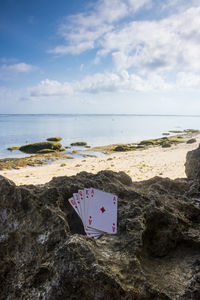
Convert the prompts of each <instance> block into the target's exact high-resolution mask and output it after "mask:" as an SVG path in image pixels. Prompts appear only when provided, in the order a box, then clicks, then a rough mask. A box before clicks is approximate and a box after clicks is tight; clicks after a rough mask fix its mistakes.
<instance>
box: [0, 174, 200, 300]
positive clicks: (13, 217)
mask: <svg viewBox="0 0 200 300" xmlns="http://www.w3.org/2000/svg"><path fill="white" fill-rule="evenodd" d="M192 184H193V181H191V180H189V179H177V180H173V181H172V180H170V179H163V178H159V177H155V178H152V179H150V180H148V181H143V182H138V183H136V182H135V183H132V181H131V178H130V177H129V176H128V175H126V174H125V173H123V172H119V173H115V172H112V171H101V172H99V173H98V174H96V175H94V174H89V173H86V172H81V173H79V174H77V175H76V176H72V177H65V176H63V177H57V178H53V179H52V180H51V181H50V182H49V183H47V184H45V185H41V186H33V185H29V186H25V185H24V186H19V187H18V186H16V185H15V184H14V183H13V182H12V181H10V180H8V179H6V178H5V177H2V176H1V177H0V232H1V235H0V282H1V295H0V299H2V300H3V299H11V300H12V299H13V300H14V299H31V300H32V299H33V300H34V299H48V300H60V299H64V300H65V299H66V300H68V299H87V300H100V299H101V300H102V299H106V300H113V299H116V300H120V299H125V300H134V299H138V300H148V299H155V300H156V299H157V300H167V299H168V300H175V299H176V300H177V299H178V300H182V299H183V300H188V299H200V281H199V278H200V200H198V201H197V199H199V198H198V197H199V196H200V195H198V190H197V193H196V194H195V196H191V195H190V193H189V191H190V189H191V186H192ZM91 186H93V187H95V188H98V189H101V190H104V191H107V192H111V193H115V194H117V195H118V197H119V202H118V232H117V234H116V235H109V234H104V235H103V236H102V237H100V238H99V239H97V240H94V239H90V238H88V237H87V236H86V235H85V234H84V230H83V226H82V223H81V220H80V219H79V217H78V216H77V214H76V213H75V211H74V210H73V208H72V207H71V206H70V204H69V203H68V200H67V199H68V198H70V197H71V196H72V195H73V193H74V192H77V190H78V189H83V188H85V187H91Z"/></svg>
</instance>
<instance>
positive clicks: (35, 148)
mask: <svg viewBox="0 0 200 300" xmlns="http://www.w3.org/2000/svg"><path fill="white" fill-rule="evenodd" d="M61 148H62V145H61V144H60V143H55V142H39V143H32V144H27V145H23V146H21V147H20V148H19V150H20V151H22V152H25V153H38V152H39V151H40V150H44V149H45V150H46V149H50V150H56V151H60V149H61Z"/></svg>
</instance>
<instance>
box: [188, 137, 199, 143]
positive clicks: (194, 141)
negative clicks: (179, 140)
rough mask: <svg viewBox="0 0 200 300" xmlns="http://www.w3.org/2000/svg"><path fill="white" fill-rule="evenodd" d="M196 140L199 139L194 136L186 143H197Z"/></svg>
mask: <svg viewBox="0 0 200 300" xmlns="http://www.w3.org/2000/svg"><path fill="white" fill-rule="evenodd" d="M196 141H197V140H196V139H194V138H193V139H189V140H188V141H187V142H186V143H187V144H193V143H196Z"/></svg>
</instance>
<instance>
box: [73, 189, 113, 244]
mask: <svg viewBox="0 0 200 300" xmlns="http://www.w3.org/2000/svg"><path fill="white" fill-rule="evenodd" d="M117 201H118V198H117V196H116V195H113V194H110V193H106V192H103V191H100V190H97V189H94V188H85V189H84V190H78V193H74V194H73V197H71V198H70V199H69V203H70V204H71V205H72V207H73V208H74V209H75V211H76V213H77V214H78V215H79V217H80V218H81V220H82V222H83V226H84V230H85V233H86V235H87V236H88V237H93V238H95V239H97V238H98V237H100V236H101V235H102V234H104V233H105V232H108V233H111V234H115V233H116V232H117Z"/></svg>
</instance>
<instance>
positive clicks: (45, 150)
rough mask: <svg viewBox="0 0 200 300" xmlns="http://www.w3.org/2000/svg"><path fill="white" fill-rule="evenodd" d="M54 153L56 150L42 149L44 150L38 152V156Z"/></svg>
mask: <svg viewBox="0 0 200 300" xmlns="http://www.w3.org/2000/svg"><path fill="white" fill-rule="evenodd" d="M52 152H55V150H53V149H42V150H39V151H37V153H38V154H42V153H44V154H45V153H52Z"/></svg>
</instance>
